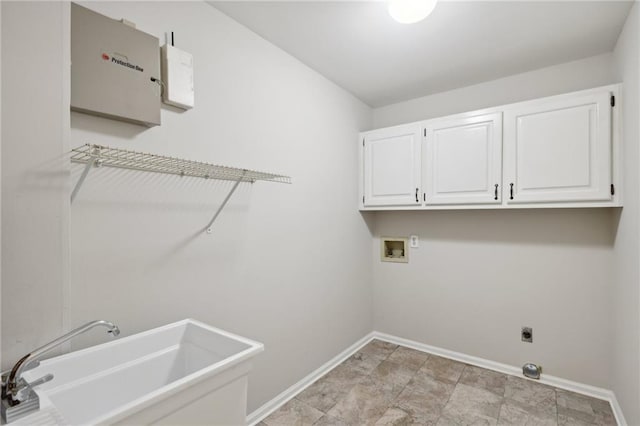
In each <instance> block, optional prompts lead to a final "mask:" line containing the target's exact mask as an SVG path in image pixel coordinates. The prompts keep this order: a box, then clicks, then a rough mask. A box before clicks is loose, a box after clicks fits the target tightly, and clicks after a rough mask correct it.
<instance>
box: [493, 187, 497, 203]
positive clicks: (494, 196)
mask: <svg viewBox="0 0 640 426" xmlns="http://www.w3.org/2000/svg"><path fill="white" fill-rule="evenodd" d="M493 199H494V200H497V199H498V184H497V183H496V189H495V191H494V192H493Z"/></svg>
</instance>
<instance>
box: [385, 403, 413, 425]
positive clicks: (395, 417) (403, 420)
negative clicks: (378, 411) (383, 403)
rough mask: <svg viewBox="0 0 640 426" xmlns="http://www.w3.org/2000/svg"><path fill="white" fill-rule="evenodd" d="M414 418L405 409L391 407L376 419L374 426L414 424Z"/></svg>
mask: <svg viewBox="0 0 640 426" xmlns="http://www.w3.org/2000/svg"><path fill="white" fill-rule="evenodd" d="M414 424H416V423H415V422H414V419H413V418H412V416H411V414H409V413H408V412H407V411H405V410H403V409H401V408H398V407H391V408H389V409H388V410H387V411H385V413H384V414H383V415H382V417H380V419H378V421H377V422H376V424H375V426H408V425H414Z"/></svg>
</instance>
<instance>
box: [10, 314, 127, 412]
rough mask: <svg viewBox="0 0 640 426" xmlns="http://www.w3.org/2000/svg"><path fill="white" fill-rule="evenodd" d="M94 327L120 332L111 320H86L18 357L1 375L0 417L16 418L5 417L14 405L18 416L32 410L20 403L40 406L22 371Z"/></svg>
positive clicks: (113, 332) (48, 377)
mask: <svg viewBox="0 0 640 426" xmlns="http://www.w3.org/2000/svg"><path fill="white" fill-rule="evenodd" d="M94 327H106V328H107V333H110V334H111V335H113V336H114V337H115V336H117V335H119V334H120V329H119V328H118V327H117V326H116V325H115V324H113V323H112V322H109V321H104V320H97V321H91V322H88V323H86V324H85V325H83V326H81V327H78V328H76V329H75V330H71V331H70V332H68V333H67V334H65V335H63V336H60V337H58V338H57V339H55V340H53V341H51V342H49V343H47V344H46V345H44V346H41V347H39V348H38V349H35V350H33V351H31V352H29V353H28V354H27V355H25V356H23V357H22V358H20V359H19V360H18V362H16V364H15V365H14V366H13V368H12V369H11V371H10V372H9V373H8V374H7V375H4V374H3V375H2V381H3V383H2V417H3V418H5V421H7V422H9V421H13V420H15V418H17V417H15V416H10V417H13V420H9V419H8V418H6V417H7V416H9V415H10V412H11V409H12V408H14V407H15V408H16V409H17V410H15V411H19V417H22V416H23V415H24V414H26V413H25V411H27V413H28V412H31V411H33V410H32V409H29V410H25V409H23V408H22V407H20V409H18V407H17V406H18V405H20V404H22V403H24V404H25V405H29V406H32V405H35V409H36V410H37V409H38V408H39V406H40V404H39V402H38V401H37V398H38V396H37V395H36V394H35V392H33V390H32V386H31V385H30V384H29V383H27V382H26V381H25V380H24V379H23V378H22V373H23V372H24V371H25V370H28V369H30V368H34V367H36V366H37V363H38V360H39V359H40V358H42V357H43V356H44V355H45V354H47V353H48V352H50V351H52V350H53V349H55V348H56V347H58V346H60V345H61V344H63V343H64V342H67V341H69V340H71V339H73V338H74V337H76V336H78V335H80V334H82V333H85V332H87V331H89V330H91V329H92V328H94ZM52 378H53V376H52V375H50V374H49V375H47V376H45V377H43V378H42V379H38V380H36V382H38V384H42V383H44V382H45V381H49V380H51V379H52ZM33 385H35V382H34V383H33ZM34 398H35V399H36V401H35V404H34V403H33V401H32V400H33V399H34ZM24 408H26V407H24ZM17 414H18V413H17Z"/></svg>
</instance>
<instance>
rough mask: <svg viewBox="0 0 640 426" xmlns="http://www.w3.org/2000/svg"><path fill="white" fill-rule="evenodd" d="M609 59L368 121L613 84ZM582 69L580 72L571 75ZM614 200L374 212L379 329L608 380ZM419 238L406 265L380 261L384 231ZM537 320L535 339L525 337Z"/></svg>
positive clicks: (424, 102) (385, 112)
mask: <svg viewBox="0 0 640 426" xmlns="http://www.w3.org/2000/svg"><path fill="white" fill-rule="evenodd" d="M611 61H612V56H611V55H604V56H599V57H595V58H589V59H586V60H584V61H580V62H574V63H568V64H564V65H558V66H555V67H552V68H547V69H543V70H539V71H534V72H530V73H527V74H523V75H517V76H512V77H507V78H503V79H500V80H495V81H491V82H487V83H484V84H480V85H476V86H471V87H469V88H462V89H458V90H454V91H450V92H446V93H442V94H437V95H432V96H429V97H425V98H420V99H416V100H412V101H408V102H406V103H403V104H396V105H392V106H389V107H385V108H379V109H376V110H374V117H375V123H374V125H375V126H382V125H391V124H398V123H402V122H409V121H412V120H417V119H420V118H428V117H434V116H441V115H446V114H450V113H456V112H463V111H467V110H472V109H474V108H481V107H486V106H495V105H500V104H502V103H506V102H513V101H519V100H525V99H528V98H531V97H539V96H544V95H552V94H557V93H563V92H568V91H571V90H578V89H583V88H588V87H594V86H598V85H605V84H610V83H614V82H616V78H615V76H614V74H613V69H612V64H611ZM577 71H580V72H577ZM612 214H614V211H612V210H610V209H600V210H598V209H558V210H556V209H552V210H525V211H490V210H484V211H478V210H473V211H431V212H377V213H376V219H375V227H374V235H375V237H374V241H373V248H372V251H373V254H372V256H373V258H374V267H373V271H374V273H373V276H374V328H375V329H376V330H378V331H382V332H387V333H391V334H395V335H399V336H402V337H405V338H409V339H413V340H417V341H421V342H425V343H427V344H430V345H434V346H439V347H442V348H446V349H450V350H454V351H459V352H463V353H466V354H470V355H475V356H478V357H482V358H486V359H490V360H494V361H499V362H502V363H506V364H510V365H515V366H520V365H522V364H524V363H525V362H534V363H537V364H540V365H542V366H543V367H544V371H545V373H547V374H550V375H554V376H559V377H562V378H566V379H570V380H575V381H578V382H583V383H587V384H591V385H595V386H601V387H605V388H609V387H610V385H611V383H610V372H609V369H610V363H609V359H610V352H609V351H610V346H611V343H612V338H611V297H610V293H611V289H612V286H613V283H612V278H611V274H612V270H611V265H612V259H613V244H614V230H615V223H614V222H613V221H612V219H611V216H612ZM411 234H416V235H418V236H419V237H420V240H421V247H420V248H419V249H415V250H412V251H411V253H410V263H409V264H392V263H384V262H380V260H379V256H380V255H379V250H380V248H379V244H380V237H381V236H409V235H411ZM521 326H532V327H533V329H534V343H533V344H527V343H523V342H521V341H520V327H521Z"/></svg>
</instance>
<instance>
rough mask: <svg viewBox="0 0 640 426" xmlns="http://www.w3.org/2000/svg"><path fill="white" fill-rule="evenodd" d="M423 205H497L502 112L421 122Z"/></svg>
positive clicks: (498, 197)
mask: <svg viewBox="0 0 640 426" xmlns="http://www.w3.org/2000/svg"><path fill="white" fill-rule="evenodd" d="M425 127H426V129H427V136H426V159H425V164H426V167H425V174H426V191H425V192H426V194H425V199H426V203H427V204H499V203H500V202H501V199H502V197H501V188H500V184H501V181H502V115H501V114H500V113H495V114H487V115H481V116H476V117H470V118H456V119H442V120H431V121H429V122H426V123H425Z"/></svg>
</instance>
